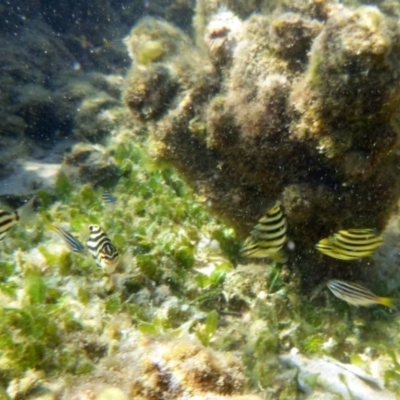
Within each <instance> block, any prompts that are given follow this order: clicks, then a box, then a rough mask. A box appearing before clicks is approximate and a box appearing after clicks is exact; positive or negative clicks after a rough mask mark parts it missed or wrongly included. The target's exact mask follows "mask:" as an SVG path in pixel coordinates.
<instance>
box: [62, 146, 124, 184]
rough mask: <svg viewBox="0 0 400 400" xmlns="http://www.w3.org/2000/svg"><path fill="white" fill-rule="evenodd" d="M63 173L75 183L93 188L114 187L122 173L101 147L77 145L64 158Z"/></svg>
mask: <svg viewBox="0 0 400 400" xmlns="http://www.w3.org/2000/svg"><path fill="white" fill-rule="evenodd" d="M61 171H62V173H64V174H65V175H66V176H67V177H68V178H69V179H70V180H71V181H73V182H82V183H89V184H91V185H93V186H98V185H100V186H106V187H110V186H114V185H115V184H116V183H117V182H118V179H119V178H120V176H121V173H120V171H119V169H118V167H117V165H116V164H115V162H114V160H113V159H112V157H111V156H110V154H108V153H107V152H106V151H105V150H104V149H102V147H101V146H93V145H90V144H84V143H79V144H76V145H75V146H74V147H73V148H72V151H71V153H69V154H67V155H66V156H65V157H64V161H63V164H62V165H61Z"/></svg>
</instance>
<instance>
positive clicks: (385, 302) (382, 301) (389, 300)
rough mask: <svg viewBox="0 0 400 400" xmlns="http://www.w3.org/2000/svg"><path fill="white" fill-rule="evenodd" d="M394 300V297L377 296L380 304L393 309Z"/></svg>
mask: <svg viewBox="0 0 400 400" xmlns="http://www.w3.org/2000/svg"><path fill="white" fill-rule="evenodd" d="M395 302H396V299H394V298H392V297H379V304H382V305H384V306H386V307H389V308H391V309H393V310H396V309H397V307H396V304H395Z"/></svg>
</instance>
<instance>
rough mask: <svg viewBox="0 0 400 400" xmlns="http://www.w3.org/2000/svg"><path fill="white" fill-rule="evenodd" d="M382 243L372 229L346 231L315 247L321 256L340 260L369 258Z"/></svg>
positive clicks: (380, 237)
mask: <svg viewBox="0 0 400 400" xmlns="http://www.w3.org/2000/svg"><path fill="white" fill-rule="evenodd" d="M382 243H383V238H382V236H379V235H376V234H375V233H374V231H373V230H372V229H347V230H341V231H339V232H337V233H334V234H333V235H332V236H330V237H329V238H325V239H322V240H320V241H319V242H318V243H317V244H316V245H315V247H316V248H317V249H318V250H319V251H320V252H321V253H323V254H325V255H327V256H330V257H333V258H337V259H340V260H357V259H359V258H362V257H369V256H371V255H372V254H373V252H374V251H375V250H376V249H377V248H378V247H379V246H381V245H382Z"/></svg>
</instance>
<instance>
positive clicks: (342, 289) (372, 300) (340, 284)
mask: <svg viewBox="0 0 400 400" xmlns="http://www.w3.org/2000/svg"><path fill="white" fill-rule="evenodd" d="M327 286H328V288H329V290H330V291H331V292H332V293H333V294H334V295H335V296H336V297H338V298H339V299H341V300H344V301H346V302H347V303H349V304H351V305H353V306H356V307H358V306H363V307H369V306H372V305H373V304H382V305H384V306H386V307H390V308H395V306H394V299H391V298H389V297H379V296H376V295H375V294H373V293H372V292H371V291H370V290H368V289H367V288H365V287H363V286H361V285H358V284H357V283H352V282H346V281H340V280H337V279H334V280H330V281H329V282H328V283H327Z"/></svg>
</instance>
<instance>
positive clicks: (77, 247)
mask: <svg viewBox="0 0 400 400" xmlns="http://www.w3.org/2000/svg"><path fill="white" fill-rule="evenodd" d="M50 229H51V230H53V231H54V232H56V233H57V234H58V235H59V236H60V237H61V239H62V240H64V242H65V244H66V245H67V246H68V247H69V249H70V250H71V251H73V252H74V253H83V252H84V251H85V247H84V246H83V244H82V243H81V242H80V241H79V240H78V239H77V238H75V237H74V236H73V235H72V234H71V233H69V232H67V231H66V230H65V229H63V228H61V227H59V226H55V225H51V226H50Z"/></svg>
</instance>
